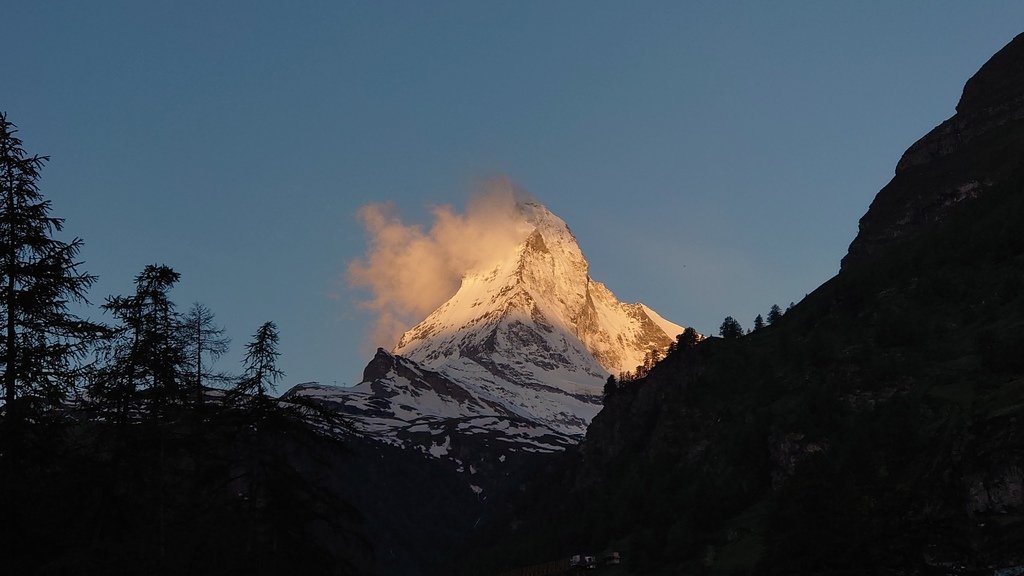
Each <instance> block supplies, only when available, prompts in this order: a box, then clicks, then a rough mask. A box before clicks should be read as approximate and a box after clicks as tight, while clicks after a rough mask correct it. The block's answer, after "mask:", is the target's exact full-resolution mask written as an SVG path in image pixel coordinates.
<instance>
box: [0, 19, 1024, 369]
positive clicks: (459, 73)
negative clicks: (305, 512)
mask: <svg viewBox="0 0 1024 576" xmlns="http://www.w3.org/2000/svg"><path fill="white" fill-rule="evenodd" d="M213 4H216V5H213ZM0 12H2V14H3V20H4V28H5V47H6V49H7V51H8V53H7V54H6V55H5V57H4V59H3V66H2V74H0V110H4V111H6V112H7V113H8V115H9V118H10V120H11V121H13V122H15V123H16V124H17V125H18V126H19V127H20V129H21V136H22V137H23V139H24V140H25V142H26V145H27V146H28V148H29V150H30V151H32V152H35V153H39V154H48V155H50V156H51V157H52V159H51V161H50V163H49V164H48V165H47V167H46V168H45V169H44V172H43V176H44V177H43V180H42V183H41V184H42V191H43V193H44V194H45V195H46V196H47V197H48V198H50V199H51V200H52V201H53V207H54V215H56V216H60V217H64V218H66V219H67V228H66V230H67V231H68V233H69V234H72V235H78V236H81V237H82V238H83V239H84V240H85V249H84V251H83V254H82V256H83V259H84V261H85V269H86V270H88V271H89V272H91V273H93V274H98V275H99V276H100V281H99V283H98V284H97V286H96V287H95V289H94V291H93V297H92V299H93V301H94V302H96V303H99V302H102V300H103V298H104V297H105V296H106V295H108V294H120V293H127V292H129V291H130V290H131V281H132V278H133V276H134V275H135V274H136V273H138V272H139V271H140V270H141V269H142V267H143V266H144V265H146V264H148V263H154V262H158V263H166V264H168V265H170V266H172V267H174V268H175V269H176V270H178V271H179V272H181V273H182V276H183V278H182V282H181V284H180V285H179V286H178V288H176V290H175V293H174V296H175V299H176V301H177V302H178V303H179V305H180V306H181V307H182V308H183V309H185V308H187V307H188V305H189V304H190V303H191V302H193V301H196V300H198V301H201V302H203V303H205V304H206V305H207V306H209V307H210V308H211V309H212V310H213V311H214V312H215V313H216V314H217V316H218V320H219V321H220V322H221V323H222V324H224V325H225V326H226V327H227V328H228V330H229V332H230V334H231V336H232V337H233V339H234V346H233V355H231V356H229V357H227V358H226V359H225V360H222V365H221V367H223V368H231V367H233V366H232V364H234V363H236V362H237V361H238V359H239V357H240V356H241V350H242V344H243V343H244V342H245V341H246V340H247V339H248V338H249V335H250V334H252V333H253V332H254V331H255V329H256V328H257V327H258V326H259V324H261V323H262V322H264V321H266V320H274V321H276V322H277V323H278V325H279V327H280V330H281V348H282V352H283V354H284V355H283V358H282V362H281V366H282V367H283V369H284V370H285V372H286V373H287V375H288V376H287V378H286V382H285V385H284V387H285V388H286V387H287V386H288V385H290V384H292V383H296V382H301V381H308V380H319V381H322V382H326V383H331V382H337V383H339V384H341V383H354V382H355V381H357V380H358V377H359V375H360V374H361V370H362V368H363V366H364V365H365V364H366V362H367V361H368V360H369V356H368V354H370V353H372V351H369V350H367V349H366V347H365V345H364V337H365V333H366V330H367V326H368V325H369V323H370V321H371V319H370V317H369V316H368V314H367V313H366V312H364V311H362V310H360V309H359V308H358V306H357V305H356V304H355V302H356V301H357V300H358V299H359V298H360V297H361V295H360V294H359V293H357V292H354V291H353V290H352V289H350V288H349V287H348V286H347V284H346V283H345V281H344V269H345V266H346V264H347V263H348V262H350V261H351V260H352V259H354V258H357V257H359V256H361V255H362V254H363V253H364V252H365V250H366V239H365V235H364V232H363V230H362V229H361V227H360V224H359V222H358V220H357V219H356V211H357V210H358V208H359V207H360V206H362V205H364V204H366V203H368V202H380V201H393V202H394V203H395V204H396V205H397V206H398V207H399V209H400V211H401V212H402V215H403V216H404V218H405V219H406V220H408V221H412V222H422V223H424V224H429V214H428V210H429V208H430V207H431V206H435V205H440V204H453V205H455V206H456V207H458V206H461V205H462V204H463V203H464V202H465V200H466V199H467V197H468V196H469V194H470V193H471V192H472V191H473V190H474V189H475V188H476V187H477V186H478V185H479V183H480V182H482V181H484V180H486V179H488V178H493V177H495V176H500V175H507V176H508V177H509V178H511V179H512V180H513V181H514V182H516V183H517V184H518V185H519V186H521V187H522V188H524V189H526V190H527V191H529V192H530V193H532V194H533V195H534V196H536V197H537V198H538V199H539V200H540V201H542V202H543V203H544V204H546V205H547V206H548V207H549V208H550V209H551V210H552V211H553V212H555V213H556V214H558V215H559V216H561V217H562V218H563V219H564V220H565V221H566V222H567V223H568V224H569V226H570V227H571V228H572V229H573V231H574V233H575V234H576V236H577V238H578V240H579V242H580V245H581V247H582V249H583V251H584V254H586V255H587V257H588V258H589V260H590V263H591V275H592V276H593V277H594V278H595V279H597V280H600V281H602V282H604V283H605V284H606V285H608V287H609V288H611V289H612V290H613V291H614V292H615V293H616V294H617V295H618V296H619V297H620V298H621V299H623V300H628V301H637V300H640V301H643V302H644V303H646V304H648V305H650V306H651V307H652V308H654V309H655V310H657V311H658V312H660V313H661V314H662V315H664V316H665V317H667V318H669V319H671V320H673V321H675V322H677V323H680V324H684V325H693V326H695V327H696V328H697V329H698V330H701V331H705V332H714V331H715V330H717V326H718V324H719V323H720V322H721V319H722V318H723V317H724V316H726V315H732V316H735V317H736V318H737V319H739V320H740V322H741V323H742V324H743V325H744V326H749V325H750V324H751V323H752V320H753V317H754V315H755V314H757V313H762V314H763V313H765V312H766V311H767V310H768V308H769V307H770V306H771V305H772V304H773V303H779V304H781V305H783V306H784V305H785V304H788V303H789V302H790V301H799V300H800V299H801V298H802V297H803V296H804V295H805V294H806V293H808V292H810V291H811V290H813V289H814V288H815V287H817V286H818V285H819V284H820V283H822V282H823V281H825V280H827V279H828V278H829V277H831V276H832V275H834V274H835V273H836V272H837V271H838V266H839V260H840V258H841V257H842V256H843V254H845V252H846V248H847V246H848V245H849V242H850V241H851V240H852V239H853V237H854V235H855V234H856V229H857V220H858V219H859V218H860V216H861V215H862V214H863V213H864V212H865V210H866V209H867V207H868V204H869V203H870V202H871V199H872V198H873V197H874V195H875V193H876V192H877V191H878V190H879V188H881V187H882V186H883V185H884V184H885V183H886V182H887V181H888V180H889V179H890V178H891V176H892V173H893V168H894V166H895V164H896V162H897V160H898V159H899V156H900V154H902V152H903V151H904V150H905V149H906V148H907V147H908V146H909V145H910V144H911V143H913V142H914V141H915V140H916V139H917V138H919V137H920V136H922V135H923V134H924V133H925V132H927V131H928V130H929V129H931V128H932V127H933V126H935V125H936V124H938V123H939V122H941V121H942V120H944V119H946V118H948V117H949V116H951V115H952V114H953V112H954V107H955V105H956V102H957V100H958V98H959V96H960V91H961V89H962V87H963V83H964V82H965V81H966V80H967V79H968V78H969V77H970V75H971V74H973V73H974V72H975V71H976V70H977V68H978V67H979V66H980V65H981V64H982V63H984V62H985V60H987V59H988V57H989V56H991V54H993V53H994V52H995V51H996V50H998V49H999V48H1001V47H1002V46H1003V45H1004V44H1006V43H1007V42H1008V41H1009V40H1010V39H1011V38H1012V37H1013V36H1014V35H1016V34H1018V33H1020V32H1021V31H1024V3H1021V2H1019V1H1017V2H995V1H993V2H985V3H976V2H966V1H965V2H898V3H894V2H856V3H847V4H846V5H839V3H825V2H809V1H808V2H777V3H776V2H773V3H767V2H750V3H745V2H729V3H712V2H666V3H658V2H651V3H639V2H628V3H627V2H501V3H498V2H362V3H353V2H289V3H281V2H256V1H250V2H236V3H228V2H224V3H211V2H184V1H176V2H129V1H125V2H89V3H84V2H56V1H55V2H21V3H15V2H5V3H4V6H3V8H2V11H0ZM95 315H96V316H99V312H98V311H97V312H95Z"/></svg>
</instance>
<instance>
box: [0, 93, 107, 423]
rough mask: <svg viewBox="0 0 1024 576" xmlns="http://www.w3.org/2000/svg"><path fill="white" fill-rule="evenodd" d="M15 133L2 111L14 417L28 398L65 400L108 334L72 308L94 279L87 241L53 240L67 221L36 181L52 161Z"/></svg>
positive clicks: (4, 279) (0, 357) (4, 299)
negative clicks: (84, 256) (90, 352)
mask: <svg viewBox="0 0 1024 576" xmlns="http://www.w3.org/2000/svg"><path fill="white" fill-rule="evenodd" d="M16 133H17V129H16V127H15V126H14V124H12V123H11V122H9V121H8V120H7V115H6V114H4V113H2V112H0V284H2V286H0V318H2V320H3V324H4V325H3V333H2V334H0V342H2V344H0V346H2V349H0V362H2V363H3V367H4V368H3V369H4V372H3V387H4V394H3V396H4V401H5V404H6V406H7V413H8V416H9V417H12V418H17V417H18V416H17V415H18V413H19V411H20V408H19V406H18V404H19V399H20V398H22V397H26V396H31V397H33V398H35V399H40V400H43V401H44V402H45V403H46V404H47V405H51V406H52V405H55V404H58V403H60V401H61V400H63V399H64V398H65V397H66V395H67V393H68V392H69V391H70V389H71V388H72V387H73V385H74V380H75V373H74V368H75V366H74V365H75V363H76V362H77V361H79V360H81V358H82V357H83V355H84V354H85V352H86V347H87V346H88V345H89V343H90V342H91V341H93V340H95V338H96V337H97V336H98V335H100V334H101V333H102V331H103V328H102V326H100V325H98V324H94V323H92V322H89V321H87V320H83V319H80V318H78V317H77V316H75V315H74V314H72V313H71V312H70V310H69V305H70V304H72V303H86V302H87V300H86V292H87V291H88V288H89V287H90V286H91V285H92V284H93V282H94V281H95V280H96V278H95V277H94V276H91V275H89V274H86V273H84V272H81V271H79V269H78V266H79V264H80V263H79V262H78V261H77V258H78V254H79V251H80V250H81V248H82V241H81V239H79V238H74V239H72V240H71V241H70V242H63V241H60V240H57V239H55V238H53V234H54V233H56V232H60V231H61V229H63V227H64V220H63V219H62V218H54V217H52V216H50V201H49V200H45V199H43V196H42V194H40V192H39V187H38V184H37V181H38V180H39V176H40V175H39V170H40V169H41V168H42V167H43V164H44V163H45V162H46V161H47V160H48V159H49V158H48V157H46V156H37V155H33V156H30V155H28V153H27V152H26V151H25V149H24V147H23V145H22V141H21V139H19V138H18V137H17V136H15V134H16Z"/></svg>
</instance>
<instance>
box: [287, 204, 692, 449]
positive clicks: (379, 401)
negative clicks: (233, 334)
mask: <svg viewBox="0 0 1024 576" xmlns="http://www.w3.org/2000/svg"><path fill="white" fill-rule="evenodd" d="M517 214H518V216H519V218H518V221H516V222H514V223H513V225H514V226H515V227H516V230H515V231H516V233H517V234H518V235H519V236H520V237H521V241H520V242H519V243H518V244H517V245H514V246H513V247H512V249H510V250H509V251H508V253H506V254H495V255H494V258H493V259H492V260H491V261H490V262H489V263H488V264H487V265H485V266H482V267H481V268H480V269H477V270H471V271H469V272H467V273H466V274H465V275H464V276H463V278H462V284H461V286H460V288H459V290H458V292H457V293H456V294H455V295H453V296H452V297H451V298H450V299H449V300H448V301H447V302H445V303H444V304H442V305H441V306H440V307H439V308H437V310H435V311H434V312H433V313H431V314H430V315H429V316H428V317H427V318H426V319H425V320H423V321H422V322H420V323H419V324H418V325H416V326H415V327H413V328H412V329H411V330H409V331H408V332H406V333H405V334H404V335H403V336H402V337H401V339H400V340H399V342H398V344H397V346H395V348H394V349H393V350H392V352H391V353H388V352H386V351H384V350H378V352H377V355H376V356H375V358H374V359H373V361H371V362H370V364H369V365H368V366H367V368H366V370H365V372H364V375H363V382H361V383H360V384H358V385H357V386H355V387H353V388H349V389H337V388H330V387H322V386H299V387H296V388H295V389H294V390H293V391H292V392H290V393H293V394H299V395H304V396H307V397H311V398H316V399H317V400H318V401H321V402H323V403H325V404H327V405H330V406H331V407H332V408H333V409H335V410H338V411H340V412H343V413H345V414H348V415H349V416H350V417H352V424H353V426H354V428H355V429H357V430H359V431H361V432H362V433H363V434H366V435H369V436H372V437H374V438H377V439H379V440H381V441H385V442H388V443H391V444H396V445H402V446H407V447H417V448H418V449H420V450H421V451H422V452H424V453H426V454H430V455H432V456H435V457H438V456H444V455H446V454H449V452H450V451H452V450H455V449H456V447H458V446H473V445H477V444H485V445H487V446H489V447H490V448H488V449H489V450H492V451H493V450H494V446H502V447H503V449H508V450H511V451H516V450H521V451H529V452H537V451H553V450H562V449H564V447H565V446H566V445H569V444H571V443H572V442H573V441H574V439H577V438H579V437H581V436H582V435H583V434H584V433H585V432H586V427H587V425H588V424H589V422H590V420H591V419H592V418H593V417H594V415H595V414H597V412H598V410H600V408H601V393H602V389H603V386H604V382H605V380H606V379H607V377H608V375H609V374H618V373H620V372H624V371H629V370H634V369H635V368H636V367H637V365H639V364H642V363H643V361H644V356H645V355H646V354H648V353H649V352H650V351H651V350H652V349H657V350H659V351H664V350H665V349H666V348H667V347H668V345H669V344H670V343H671V342H672V341H673V339H674V337H675V336H676V335H677V334H679V333H680V332H682V331H683V328H682V327H680V326H677V325H676V324H673V323H672V322H669V321H667V320H665V319H664V318H662V317H661V316H659V315H658V314H656V313H655V312H654V311H653V310H651V309H650V308H648V307H646V306H644V305H643V304H624V303H622V302H619V301H618V300H616V298H615V296H614V295H613V294H612V293H611V291H609V290H608V289H607V288H605V286H604V285H603V284H601V283H599V282H595V281H594V280H592V279H591V278H590V275H589V273H588V264H587V261H586V259H585V258H584V257H583V253H582V252H581V251H580V248H579V246H578V245H577V243H576V238H575V237H574V236H573V235H572V232H570V231H569V228H568V227H567V226H566V225H565V222H563V221H562V220H561V219H560V218H558V217H557V216H555V215H554V214H552V213H551V212H550V211H548V209H547V208H545V207H543V206H541V205H539V204H536V203H533V202H520V203H519V204H517ZM466 451H469V452H472V451H473V450H471V449H469V448H467V449H466ZM464 452H465V451H464Z"/></svg>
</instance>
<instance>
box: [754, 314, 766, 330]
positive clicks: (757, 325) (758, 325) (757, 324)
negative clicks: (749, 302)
mask: <svg viewBox="0 0 1024 576" xmlns="http://www.w3.org/2000/svg"><path fill="white" fill-rule="evenodd" d="M762 328H764V318H761V315H760V314H758V315H757V316H755V317H754V332H757V331H758V330H760V329H762Z"/></svg>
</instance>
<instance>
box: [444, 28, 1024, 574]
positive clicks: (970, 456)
mask: <svg viewBox="0 0 1024 576" xmlns="http://www.w3.org/2000/svg"><path fill="white" fill-rule="evenodd" d="M1022 222H1024V36H1018V37H1017V38H1015V39H1014V40H1013V41H1012V42H1011V43H1010V44H1009V45H1007V46H1006V47H1005V48H1004V49H1003V50H1001V51H1000V52H999V53H998V54H996V55H995V56H994V57H993V58H992V59H991V60H990V61H989V62H988V63H987V64H986V65H985V66H984V67H983V68H982V69H981V70H980V71H979V72H978V74H976V75H975V76H974V77H973V78H972V79H971V80H970V81H969V82H968V83H967V86H966V88H965V90H964V95H963V98H962V99H961V101H960V104H959V106H958V107H957V114H956V116H954V117H953V118H951V119H950V120H948V121H946V122H944V123H943V124H941V125H940V126H939V127H938V128H936V129H935V130H933V131H932V132H931V133H929V134H928V135H927V136H925V137H924V138H923V139H922V140H921V141H919V142H918V143H916V144H915V145H914V146H912V147H911V148H910V150H908V151H907V153H906V154H905V155H904V157H903V159H902V160H901V161H900V162H899V164H898V167H897V173H896V176H895V177H894V178H893V180H892V182H891V183H889V184H888V185H887V186H886V187H885V188H884V189H883V190H882V191H881V192H880V193H879V194H878V196H877V198H876V199H875V201H874V202H873V203H872V205H871V208H870V209H869V211H868V213H867V214H866V215H865V216H864V218H863V219H862V220H861V228H860V233H859V234H858V236H857V238H856V239H855V240H854V242H853V244H852V245H851V247H850V253H849V254H848V255H847V257H846V258H845V259H844V260H843V266H842V271H841V272H840V274H838V275H837V276H836V277H835V278H833V279H831V280H830V281H828V282H826V283H825V284H824V285H822V286H821V287H819V288H818V289H817V290H815V291H814V292H813V293H811V294H810V295H808V296H807V297H806V298H805V299H804V300H803V301H802V302H800V303H799V304H798V305H797V306H796V307H795V308H793V309H792V310H790V311H789V312H787V313H786V315H785V316H784V317H783V318H782V319H781V320H779V321H778V322H776V323H775V324H773V325H771V326H769V327H767V328H764V329H762V330H760V331H757V332H754V333H753V334H750V335H747V336H744V337H742V338H738V339H734V340H722V339H718V338H712V339H708V340H706V341H704V342H702V343H700V344H698V345H696V346H680V348H679V349H678V350H676V351H675V352H673V353H672V354H670V355H669V356H668V357H667V358H666V359H665V360H664V361H662V362H661V363H659V364H658V365H657V366H656V367H655V368H654V370H653V371H652V373H651V374H650V375H649V376H648V377H647V378H646V379H644V380H640V381H637V382H634V383H630V384H628V385H626V386H623V387H622V388H621V389H620V390H618V391H617V392H615V393H614V394H612V395H611V396H610V397H608V398H607V399H606V401H605V408H604V410H603V411H602V412H601V413H599V414H598V415H597V417H595V419H594V421H593V423H592V424H591V426H590V428H589V429H588V431H587V437H586V440H585V441H584V443H583V444H582V445H581V446H580V448H579V449H578V450H575V451H571V452H568V453H566V454H564V455H563V456H562V457H561V461H560V462H558V463H557V464H554V465H552V466H551V469H550V472H549V474H548V475H546V476H544V477H542V478H539V479H537V480H536V481H535V482H533V483H532V484H531V485H530V486H528V487H527V488H525V490H524V493H523V495H522V497H521V498H519V499H518V500H516V501H514V502H512V503H510V504H508V505H506V506H496V507H494V508H492V509H490V510H489V512H488V517H487V520H486V521H485V522H484V525H485V528H484V529H483V530H482V531H481V533H480V534H479V540H478V542H479V544H480V546H481V548H480V552H479V553H478V554H475V555H473V556H471V557H469V558H466V559H464V560H463V561H462V562H461V565H462V566H463V567H464V568H462V571H461V572H460V573H465V574H480V573H499V572H501V571H502V570H506V569H510V568H514V567H516V566H526V565H531V564H537V563H540V562H544V561H548V560H552V559H556V558H561V557H566V556H567V555H569V554H573V553H576V552H577V551H579V550H591V551H595V552H596V551H601V550H622V551H623V555H624V558H625V560H626V565H627V567H628V570H629V573H636V574H647V573H650V574H679V573H686V574H867V573H870V574H996V573H999V574H1013V573H1019V570H1020V566H1022V565H1024V552H1022V550H1024V546H1022V543H1024V484H1022V472H1021V471H1022V470H1024V437H1022V436H1021V434H1020V429H1021V428H1020V427H1021V422H1024V299H1022V297H1021V295H1022V293H1024V225H1022Z"/></svg>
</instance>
